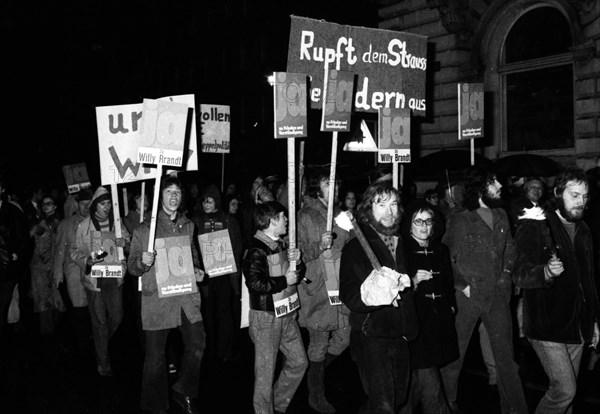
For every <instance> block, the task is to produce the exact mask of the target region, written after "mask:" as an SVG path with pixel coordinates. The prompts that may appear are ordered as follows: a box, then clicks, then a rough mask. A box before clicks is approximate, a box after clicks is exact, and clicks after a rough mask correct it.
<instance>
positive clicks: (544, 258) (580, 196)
mask: <svg viewBox="0 0 600 414" xmlns="http://www.w3.org/2000/svg"><path fill="white" fill-rule="evenodd" d="M554 197H555V200H554V203H553V204H552V205H551V206H550V208H547V209H546V211H545V212H544V213H545V214H544V215H538V217H537V218H538V219H537V220H536V219H535V218H527V217H533V215H531V214H525V215H523V216H522V219H521V220H520V221H521V223H520V225H519V226H518V228H517V233H516V235H515V243H516V246H517V252H518V253H517V258H516V260H515V272H514V275H513V279H514V282H515V284H516V285H517V286H519V287H520V288H522V289H523V302H524V316H523V317H524V321H523V324H524V327H523V328H524V333H525V335H526V336H527V338H528V339H529V341H530V342H531V345H532V346H533V349H534V350H535V352H536V354H537V355H538V357H539V360H540V363H541V364H542V366H543V367H544V371H546V374H547V375H548V378H549V388H548V390H547V391H546V393H545V394H544V396H543V397H542V399H541V400H540V402H539V404H538V406H537V408H536V410H535V412H536V413H565V412H571V409H572V402H573V398H574V397H575V393H576V391H577V374H578V372H579V365H580V363H581V354H582V353H583V348H584V344H585V343H589V344H590V346H591V347H594V348H595V347H596V346H597V345H598V339H599V331H598V317H599V316H600V315H599V305H598V297H597V293H596V292H597V291H596V287H595V285H594V278H593V275H594V263H593V253H592V248H593V247H592V236H591V233H590V230H589V228H588V226H587V225H586V224H585V222H584V221H583V220H582V218H583V213H584V210H585V207H586V205H587V202H588V182H587V177H586V175H585V173H584V172H583V171H581V170H576V169H569V170H565V171H563V172H562V173H560V174H559V175H558V176H557V177H556V180H555V187H554ZM544 218H545V219H544Z"/></svg>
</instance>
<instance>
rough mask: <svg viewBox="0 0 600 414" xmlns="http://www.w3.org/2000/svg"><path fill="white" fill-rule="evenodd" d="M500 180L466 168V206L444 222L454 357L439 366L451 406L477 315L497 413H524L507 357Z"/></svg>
mask: <svg viewBox="0 0 600 414" xmlns="http://www.w3.org/2000/svg"><path fill="white" fill-rule="evenodd" d="M501 188H502V185H501V184H500V183H499V182H498V180H497V179H496V176H495V175H494V174H493V172H491V171H489V170H485V169H482V168H472V169H471V170H470V171H469V172H468V174H467V177H466V182H465V200H464V206H465V207H466V210H464V211H462V212H460V213H457V214H455V215H454V216H452V217H451V219H450V220H449V222H448V229H447V231H446V234H445V235H444V243H445V244H446V245H447V246H448V247H449V249H450V257H451V260H452V267H453V271H454V287H455V289H456V304H457V308H458V311H457V314H456V333H457V335H458V347H459V352H460V356H459V358H458V360H456V361H455V362H453V363H451V364H450V365H448V366H446V367H445V368H443V369H442V378H443V382H444V386H445V388H446V396H447V398H448V402H449V403H450V406H451V407H452V408H457V407H456V396H457V388H458V384H457V383H458V378H459V376H460V371H461V369H462V365H463V361H464V357H465V352H466V350H467V346H468V345H469V340H470V339H471V335H472V334H473V330H474V329H475V326H476V325H477V322H478V321H479V320H480V319H481V321H482V323H483V324H484V326H485V328H486V330H487V332H488V334H489V336H490V342H491V345H492V352H493V354H494V360H495V361H496V369H497V377H498V392H499V394H500V405H501V408H502V413H505V414H508V413H523V414H525V413H527V404H526V402H525V396H524V393H523V387H522V385H521V380H520V378H519V375H518V365H517V364H516V362H515V361H514V358H513V343H512V337H513V333H512V319H511V313H510V307H509V302H510V298H511V288H512V282H511V275H510V272H511V270H512V266H513V261H514V254H515V252H514V244H513V240H512V236H511V232H510V224H509V222H508V217H507V215H506V212H505V211H504V210H503V209H502V208H500V207H501V205H502V199H501V198H500V189H501Z"/></svg>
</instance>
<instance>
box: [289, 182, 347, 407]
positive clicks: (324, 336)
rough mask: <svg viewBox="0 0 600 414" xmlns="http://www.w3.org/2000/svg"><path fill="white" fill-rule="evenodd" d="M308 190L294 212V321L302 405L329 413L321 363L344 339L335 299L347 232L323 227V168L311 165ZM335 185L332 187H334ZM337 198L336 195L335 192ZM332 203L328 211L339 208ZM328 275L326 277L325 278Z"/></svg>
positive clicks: (342, 315)
mask: <svg viewBox="0 0 600 414" xmlns="http://www.w3.org/2000/svg"><path fill="white" fill-rule="evenodd" d="M307 190H308V195H307V196H305V197H304V203H303V205H302V209H301V210H300V211H299V212H298V247H299V248H300V251H301V252H302V256H303V258H304V261H305V262H306V278H307V279H308V280H310V281H311V282H312V283H310V284H308V283H306V282H303V283H300V284H299V285H298V293H299V295H300V302H301V303H302V307H301V308H300V320H299V321H300V326H304V327H306V328H307V329H308V333H309V336H310V341H309V344H308V352H307V354H308V360H309V361H310V366H309V368H308V374H307V375H308V378H307V379H308V382H307V384H308V392H309V396H308V405H309V406H310V407H311V408H312V409H313V410H315V411H317V412H319V413H334V412H335V408H334V407H333V406H332V405H331V404H329V402H328V401H327V399H326V398H325V381H324V379H325V378H324V377H325V368H326V366H327V365H329V363H331V362H332V361H333V360H334V359H335V358H337V357H338V356H339V355H340V354H341V353H342V352H344V350H345V349H346V348H347V347H348V345H349V343H350V327H349V325H348V314H349V313H350V311H349V310H348V308H346V306H345V305H344V304H342V303H341V302H340V301H339V274H336V273H337V272H336V268H337V269H339V267H338V266H336V261H338V262H339V258H340V255H341V251H342V247H343V246H344V244H345V243H346V240H347V239H348V236H349V233H348V232H347V231H345V230H343V229H341V228H339V227H337V226H336V227H335V229H334V231H335V235H336V238H334V236H333V232H331V231H327V205H328V204H329V191H330V188H329V172H326V171H317V172H315V173H314V174H313V175H312V176H311V177H310V178H309V181H308V189H307ZM336 190H337V187H336ZM335 198H337V197H335ZM337 210H339V208H334V213H333V214H334V215H337V214H338V213H339V211H337ZM330 279H331V280H330Z"/></svg>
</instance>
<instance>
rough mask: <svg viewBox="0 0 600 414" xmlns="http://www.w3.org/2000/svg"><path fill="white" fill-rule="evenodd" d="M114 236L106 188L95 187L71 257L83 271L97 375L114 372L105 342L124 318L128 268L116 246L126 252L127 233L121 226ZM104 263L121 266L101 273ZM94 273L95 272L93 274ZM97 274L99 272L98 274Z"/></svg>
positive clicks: (80, 224) (112, 218)
mask: <svg viewBox="0 0 600 414" xmlns="http://www.w3.org/2000/svg"><path fill="white" fill-rule="evenodd" d="M121 232H122V236H121V237H119V238H117V237H116V234H115V228H114V216H113V213H112V201H111V196H110V193H109V192H108V190H107V189H106V188H104V187H102V186H100V187H98V188H97V189H96V191H95V192H94V195H93V196H92V202H91V203H90V216H89V217H86V218H85V219H83V220H82V221H81V223H79V225H78V226H77V232H76V234H75V243H73V245H72V246H71V258H72V259H73V261H74V262H75V263H77V265H78V266H79V268H80V269H81V271H82V273H83V278H82V281H83V286H84V287H85V289H86V290H85V293H86V296H87V301H88V307H89V310H90V318H91V321H92V335H93V338H94V347H95V349H96V363H97V370H98V374H99V375H101V376H111V375H112V374H113V370H112V366H111V363H110V356H109V353H108V342H109V340H110V338H111V337H112V336H113V335H114V333H115V332H116V330H117V328H118V327H119V325H120V324H121V321H122V319H123V292H122V285H123V279H124V278H123V276H124V275H125V271H126V269H127V263H126V261H125V258H123V259H122V260H119V258H118V253H117V252H118V250H117V249H118V248H122V249H123V250H124V253H125V255H126V254H127V253H128V251H129V238H130V236H129V233H128V232H127V229H126V228H125V227H123V228H122V229H121ZM104 264H108V265H111V266H116V267H120V272H115V274H117V275H120V276H117V277H112V276H108V275H106V274H105V272H103V269H105V266H104ZM92 273H94V274H92ZM99 273H100V275H98V274H99Z"/></svg>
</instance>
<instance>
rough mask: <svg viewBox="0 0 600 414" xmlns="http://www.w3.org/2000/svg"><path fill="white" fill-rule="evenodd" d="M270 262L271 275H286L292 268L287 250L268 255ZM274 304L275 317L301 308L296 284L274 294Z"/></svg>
mask: <svg viewBox="0 0 600 414" xmlns="http://www.w3.org/2000/svg"><path fill="white" fill-rule="evenodd" d="M267 261H268V264H269V276H271V277H279V276H285V274H286V272H287V271H288V269H289V268H290V263H289V262H288V260H287V251H283V252H281V253H276V254H272V255H270V256H267ZM272 296H273V306H274V308H275V317H276V318H279V317H281V316H285V315H288V314H290V313H292V312H295V311H297V310H298V309H300V298H299V297H298V289H297V288H296V286H288V287H287V288H285V289H284V290H282V291H281V292H278V293H274V294H273V295H272Z"/></svg>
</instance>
